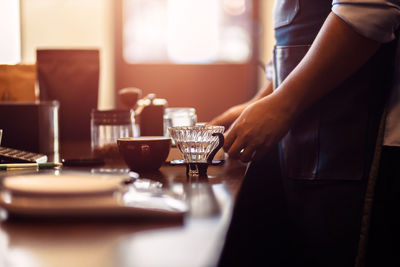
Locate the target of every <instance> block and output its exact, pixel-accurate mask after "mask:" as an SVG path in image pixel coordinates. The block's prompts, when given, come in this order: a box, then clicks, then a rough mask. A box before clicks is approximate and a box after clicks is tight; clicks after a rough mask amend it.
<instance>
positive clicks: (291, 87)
mask: <svg viewBox="0 0 400 267" xmlns="http://www.w3.org/2000/svg"><path fill="white" fill-rule="evenodd" d="M378 48H379V43H378V42H376V41H373V40H371V39H367V38H365V37H363V36H361V35H360V34H358V33H356V32H355V31H354V30H353V29H352V28H351V27H350V26H348V25H347V24H346V23H345V22H344V21H342V20H341V19H340V18H339V17H337V16H336V15H335V14H333V13H331V14H330V15H329V16H328V18H327V20H326V21H325V23H324V25H323V27H322V28H321V30H320V32H319V34H318V36H317V38H316V39H315V41H314V43H313V44H312V46H311V48H310V50H309V52H308V53H307V54H306V56H305V57H304V59H303V60H302V61H301V62H300V64H299V65H298V66H297V67H296V68H295V69H294V70H293V71H292V73H291V74H290V75H289V76H288V77H287V78H286V79H285V81H284V82H283V83H282V84H281V85H280V86H279V88H278V90H275V91H274V93H273V94H271V95H270V97H271V98H273V99H275V100H276V101H277V102H278V101H279V102H280V104H281V106H282V108H283V109H284V110H285V112H288V114H290V116H291V117H295V116H296V115H297V114H299V113H301V112H302V111H303V110H305V109H307V108H308V107H309V106H310V105H312V104H313V103H315V102H316V101H317V100H318V99H320V98H321V97H323V96H324V95H326V94H328V93H329V92H330V91H331V90H333V89H334V88H335V87H337V86H338V85H339V84H340V83H341V82H343V81H344V80H345V79H346V78H347V77H349V76H350V75H351V74H353V73H354V72H355V71H357V70H358V69H359V68H360V67H361V66H362V65H363V64H364V63H365V62H366V61H367V60H368V59H369V58H370V57H371V56H372V55H373V54H374V53H375V52H376V50H377V49H378Z"/></svg>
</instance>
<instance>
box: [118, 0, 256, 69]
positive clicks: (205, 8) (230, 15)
mask: <svg viewBox="0 0 400 267" xmlns="http://www.w3.org/2000/svg"><path fill="white" fill-rule="evenodd" d="M123 4H124V8H123V10H124V18H123V29H124V30H123V57H124V59H125V61H126V62H128V63H178V64H179V63H183V64H209V63H221V62H222V63H244V62H247V61H249V60H250V59H251V56H252V37H251V27H252V21H251V19H252V1H250V0H201V1H199V0H125V1H124V2H123Z"/></svg>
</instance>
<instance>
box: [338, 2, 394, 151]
mask: <svg viewBox="0 0 400 267" xmlns="http://www.w3.org/2000/svg"><path fill="white" fill-rule="evenodd" d="M332 12H333V13H335V14H336V15H337V16H339V17H340V18H341V19H343V20H344V21H345V22H346V23H347V24H349V25H350V26H351V27H352V28H353V29H354V30H355V31H357V32H358V33H360V34H361V35H363V36H365V37H367V38H370V39H373V40H376V41H378V42H381V43H385V42H390V41H392V40H393V39H394V38H395V32H396V31H397V30H399V25H400V0H333V2H332ZM394 78H395V79H394V83H393V88H392V91H391V97H390V100H389V102H388V106H387V111H388V115H387V117H386V125H385V126H386V128H385V136H384V142H383V144H384V145H386V146H400V42H398V46H397V55H396V67H395V73H394Z"/></svg>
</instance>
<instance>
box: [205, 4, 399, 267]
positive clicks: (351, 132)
mask: <svg viewBox="0 0 400 267" xmlns="http://www.w3.org/2000/svg"><path fill="white" fill-rule="evenodd" d="M399 5H400V3H399V1H389V0H387V1H386V0H374V1H366V0H351V1H349V0H348V1H341V0H335V1H333V3H332V1H331V0H276V2H275V10H274V25H275V38H276V47H275V50H274V57H273V58H274V68H275V75H274V82H275V88H276V89H275V90H274V91H273V92H271V91H270V90H269V89H268V88H271V85H267V86H266V87H265V88H264V91H263V92H262V93H260V94H259V95H258V96H257V97H258V98H256V99H253V101H250V102H249V103H247V104H245V105H242V106H237V107H236V108H233V109H231V110H229V111H228V112H226V113H224V114H223V115H221V116H220V117H217V118H216V119H215V120H213V121H212V122H211V123H212V124H223V123H224V122H227V118H230V120H231V121H234V122H233V124H232V126H231V128H230V129H229V130H228V131H227V133H226V136H225V137H226V140H225V144H226V145H225V149H226V151H227V152H228V153H229V155H230V157H233V158H238V159H240V160H242V161H244V162H248V161H253V162H252V164H251V165H250V167H249V169H248V174H247V176H246V179H245V181H244V182H245V183H246V180H247V181H248V182H250V181H252V178H251V176H254V175H258V176H260V175H263V176H264V178H265V179H270V177H268V173H269V172H265V170H264V172H263V165H264V166H265V165H266V164H268V162H265V164H257V161H258V162H259V161H262V160H263V158H264V156H265V155H266V154H267V153H268V151H271V150H272V149H273V147H274V146H275V144H277V143H278V142H279V159H280V166H281V172H282V176H281V181H282V183H283V188H284V190H283V194H284V200H285V201H286V204H287V209H288V214H289V219H288V224H289V227H290V229H291V230H294V232H293V236H292V237H294V238H293V239H292V241H293V243H294V244H295V248H296V249H295V250H293V251H294V254H293V255H290V256H289V255H288V257H291V256H293V259H294V261H295V263H296V264H297V265H307V266H353V265H354V263H355V261H356V255H357V249H358V247H359V246H358V243H359V240H360V238H359V237H360V224H361V223H360V222H361V214H362V210H363V199H364V196H365V192H366V190H367V183H368V178H369V177H370V175H371V165H372V163H373V159H374V158H375V159H376V158H377V157H378V156H379V155H376V153H375V144H376V142H377V137H378V135H379V132H380V131H379V128H380V127H379V125H380V121H381V117H382V114H383V110H384V105H385V103H386V101H387V97H388V94H389V90H390V86H391V82H392V73H393V69H394V60H393V59H394V53H395V49H396V42H395V41H396V40H395V39H396V36H395V31H396V30H397V29H398V27H399V20H400V19H399V18H400V11H399V10H400V7H399ZM263 94H264V95H263ZM260 95H262V96H261V97H259V96H260ZM234 112H236V114H233V113H234ZM235 117H236V119H235V120H234V118H235ZM260 165H261V167H260ZM372 170H373V169H372ZM276 175H278V174H276ZM253 181H254V180H253ZM257 190H258V192H257ZM262 190H264V188H262V187H257V186H256V185H254V187H253V194H257V193H258V194H262V193H263V192H262ZM241 193H242V192H241ZM241 195H242V198H243V199H244V198H245V197H244V196H243V193H242V194H241ZM238 201H240V198H239V200H238ZM254 204H255V203H253V205H254ZM263 204H266V205H271V204H269V203H263ZM254 208H255V209H257V207H254ZM236 212H237V211H236ZM238 216H240V215H236V217H238ZM280 216H283V214H280ZM234 219H235V215H234ZM267 223H268V222H266V224H267ZM234 224H235V221H232V225H234ZM267 228H268V226H267V225H266V229H267ZM281 230H282V229H281ZM282 232H283V231H282ZM234 234H235V233H232V231H230V233H229V235H234ZM229 235H228V238H227V243H228V242H229V240H230V236H229ZM269 242H271V241H269ZM251 245H252V244H249V243H247V244H246V246H251ZM255 245H261V246H262V245H263V244H255ZM227 247H229V246H225V250H224V252H223V254H222V257H221V261H220V265H225V263H227V262H230V263H235V261H229V260H228V261H227V260H226V259H227V257H229V254H230V255H240V254H237V253H240V252H239V251H233V252H232V251H231V252H230V253H229V252H227ZM234 249H237V247H236V248H234ZM247 249H249V247H247ZM266 253H267V251H266ZM264 256H265V257H264V258H268V255H267V254H266V255H264ZM231 257H232V256H231ZM239 261H240V260H239ZM239 261H236V262H239Z"/></svg>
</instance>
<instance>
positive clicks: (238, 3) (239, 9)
mask: <svg viewBox="0 0 400 267" xmlns="http://www.w3.org/2000/svg"><path fill="white" fill-rule="evenodd" d="M223 8H224V11H225V12H226V13H228V14H231V15H234V16H237V15H241V14H243V13H244V12H245V11H246V0H223Z"/></svg>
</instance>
